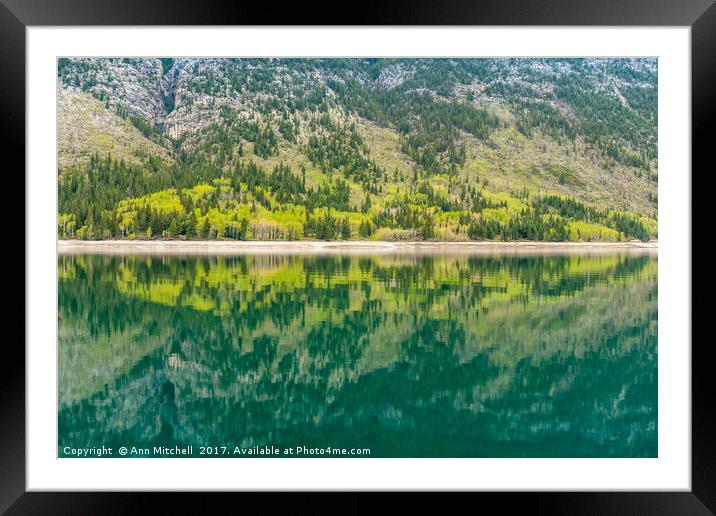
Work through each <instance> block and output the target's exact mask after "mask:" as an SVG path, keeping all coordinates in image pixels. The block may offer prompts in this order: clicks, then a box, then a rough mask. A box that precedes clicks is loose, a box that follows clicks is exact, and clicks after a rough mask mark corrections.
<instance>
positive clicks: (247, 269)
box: [58, 254, 657, 457]
mask: <svg viewBox="0 0 716 516" xmlns="http://www.w3.org/2000/svg"><path fill="white" fill-rule="evenodd" d="M58 272H59V415H58V417H59V436H60V437H59V445H60V447H61V448H62V447H64V446H72V447H87V446H101V445H105V446H114V447H118V446H121V445H130V446H131V445H134V446H155V445H157V446H158V445H163V446H174V445H180V446H181V445H190V444H191V445H194V451H195V452H196V451H197V447H198V446H200V445H211V446H222V445H225V446H230V447H233V446H241V447H252V446H264V445H273V446H279V447H289V446H297V445H305V446H308V447H313V446H318V447H327V446H331V447H346V448H353V447H367V448H370V449H371V456H372V457H654V456H656V455H657V427H656V423H657V259H656V258H655V257H654V256H650V255H643V256H639V255H637V256H633V255H629V256H626V255H619V254H614V255H611V254H609V255H604V254H600V255H594V256H590V255H575V256H554V255H550V256H498V257H487V256H479V257H476V256H466V255H460V256H419V255H405V256H394V255H391V256H273V255H272V256H234V257H174V256H172V257H163V256H160V257H157V256H154V257H152V256H93V255H82V256H60V257H59V261H58Z"/></svg>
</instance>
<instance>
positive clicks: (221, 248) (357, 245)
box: [57, 240, 658, 255]
mask: <svg viewBox="0 0 716 516" xmlns="http://www.w3.org/2000/svg"><path fill="white" fill-rule="evenodd" d="M57 249H58V253H59V254H124V255H132V254H149V255H163V254H166V255H232V254H233V255H241V254H458V253H459V254H575V253H584V254H592V253H605V252H606V253H630V254H643V253H649V254H656V253H657V251H658V243H657V242H636V241H634V242H484V241H482V242H477V241H475V242H386V241H380V242H379V241H350V240H348V241H345V240H344V241H317V240H297V241H235V240H211V241H199V240H59V241H58V243H57Z"/></svg>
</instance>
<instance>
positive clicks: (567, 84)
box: [58, 59, 658, 240]
mask: <svg viewBox="0 0 716 516" xmlns="http://www.w3.org/2000/svg"><path fill="white" fill-rule="evenodd" d="M58 73H59V79H60V83H61V84H63V85H65V86H66V87H69V88H73V89H72V90H67V89H66V88H61V90H60V91H61V92H62V91H75V90H74V88H76V89H77V90H82V91H83V92H85V94H89V95H91V96H93V97H95V98H96V99H99V100H101V101H102V102H103V104H102V105H101V106H99V107H98V110H94V109H93V110H92V115H91V118H92V119H93V120H101V119H102V118H103V117H104V118H106V117H108V116H110V115H111V114H112V113H114V114H117V115H119V116H120V117H121V118H122V119H123V121H126V122H127V123H131V124H133V125H134V126H135V127H136V128H137V130H138V131H140V132H141V133H142V135H143V139H144V140H145V141H147V142H149V143H151V144H152V145H153V146H154V147H151V150H150V153H151V154H152V155H154V156H156V157H158V158H159V159H158V160H154V161H155V162H153V163H151V164H149V165H147V164H146V162H145V163H144V164H143V162H142V160H134V161H133V162H131V163H124V164H121V163H114V164H113V161H112V159H115V160H117V161H118V160H119V158H120V157H123V156H122V154H123V151H122V150H121V149H117V148H115V147H110V148H107V146H106V145H102V141H103V139H106V132H105V133H102V132H100V134H99V135H97V134H95V133H91V134H90V133H88V132H86V131H85V132H84V133H82V132H80V135H79V136H75V137H74V140H71V139H70V138H69V137H68V136H67V135H66V134H64V133H72V132H73V131H74V128H76V127H78V126H82V125H83V124H87V122H86V121H85V120H80V119H78V118H77V117H75V118H69V117H65V116H64V115H63V114H62V111H61V112H60V119H61V125H60V133H61V134H60V137H59V145H60V155H61V156H66V155H68V154H70V151H71V149H72V148H73V146H77V145H78V144H77V143H76V142H77V140H82V142H83V144H82V145H81V146H80V147H82V146H84V147H87V148H90V149H95V150H96V151H97V153H98V154H99V155H100V157H101V158H102V159H100V160H95V162H94V163H89V164H87V163H85V161H86V160H85V161H79V160H76V163H80V164H82V165H84V167H85V168H84V169H83V170H77V171H74V172H72V173H71V174H67V173H66V171H65V168H67V167H68V165H69V164H70V163H71V161H69V160H66V159H65V160H61V161H60V174H61V176H63V177H65V179H63V180H62V181H61V182H60V210H61V213H62V214H63V215H64V218H63V217H61V220H62V221H63V225H62V227H61V228H60V236H62V237H70V238H108V237H129V238H147V237H156V236H162V237H172V238H241V239H244V238H259V239H261V238H379V239H415V238H421V239H443V240H465V239H470V238H472V239H485V238H486V239H495V238H497V239H521V238H527V239H549V240H564V239H569V240H591V239H602V240H619V239H629V238H639V239H648V238H655V237H656V216H657V200H656V199H657V180H658V172H657V166H658V165H657V161H656V158H657V149H656V145H657V135H656V127H657V110H656V106H657V103H656V99H657V69H656V60H650V59H567V60H565V59H328V60H324V59H63V60H60V63H59V70H58ZM58 101H59V100H58ZM102 111H105V112H106V113H103V112H102ZM90 125H91V126H94V127H97V126H100V127H101V126H102V124H97V123H93V124H90ZM74 132H75V133H77V132H78V131H74ZM72 152H74V151H72ZM144 152H145V149H144V148H143V149H142V151H141V152H139V153H136V152H130V153H129V154H130V155H134V154H142V153H144ZM125 154H126V153H125ZM70 155H71V154H70ZM107 156H110V159H106V158H107ZM129 161H132V160H129ZM157 161H158V162H157ZM109 169H111V170H112V172H111V173H107V170H109ZM93 172H94V173H93ZM85 177H89V178H90V182H91V184H90V185H88V186H87V188H86V189H84V190H83V189H79V190H78V188H77V185H78V184H82V183H86V181H85V179H84V178H85ZM63 183H65V184H70V185H72V189H67V188H63ZM68 221H69V222H70V223H69V225H68V224H67V222H68Z"/></svg>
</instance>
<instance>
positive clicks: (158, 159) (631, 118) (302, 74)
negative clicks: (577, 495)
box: [56, 57, 658, 459]
mask: <svg viewBox="0 0 716 516" xmlns="http://www.w3.org/2000/svg"><path fill="white" fill-rule="evenodd" d="M56 107H57V171H56V174H57V203H58V213H57V238H58V257H57V267H58V268H57V278H58V279H57V281H58V293H59V295H58V343H57V345H58V348H57V354H58V386H57V388H58V400H57V403H58V405H57V424H58V457H63V458H77V457H105V458H106V457H115V458H126V457H131V458H136V457H154V458H156V457H175V458H181V457H206V458H216V457H222V458H235V459H236V458H252V457H256V458H266V457H275V458H284V457H285V458H289V457H313V458H316V457H321V458H326V459H329V458H333V457H336V458H338V457H342V458H346V457H351V458H356V459H359V458H362V457H370V458H396V457H404V458H418V457H435V458H437V457H470V458H479V457H498V458H516V457H559V458H562V457H657V456H658V428H657V419H658V418H657V416H658V413H657V407H658V396H657V387H658V382H657V373H658V371H657V342H658V331H657V326H658V324H657V323H658V317H657V299H658V298H657V293H658V285H657V279H658V195H657V192H658V135H657V126H658V60H657V59H656V58H569V59H567V58H448V57H445V58H421V57H416V58H367V57H366V58H319V57H306V58H278V57H277V58H267V57H261V58H228V57H220V58H214V57H156V58H154V57H153V58H147V57H141V58H135V57H125V58H123V57H111V58H110V57H107V58H84V57H63V58H60V59H58V60H57V97H56Z"/></svg>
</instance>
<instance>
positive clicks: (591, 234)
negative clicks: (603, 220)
mask: <svg viewBox="0 0 716 516" xmlns="http://www.w3.org/2000/svg"><path fill="white" fill-rule="evenodd" d="M567 227H568V229H569V238H570V240H575V241H581V242H592V241H606V242H618V241H620V240H623V239H624V235H622V234H621V233H619V232H618V231H616V230H615V229H612V228H608V227H606V226H602V225H600V224H591V223H589V222H582V221H573V222H570V223H569V224H568V226H567Z"/></svg>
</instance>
